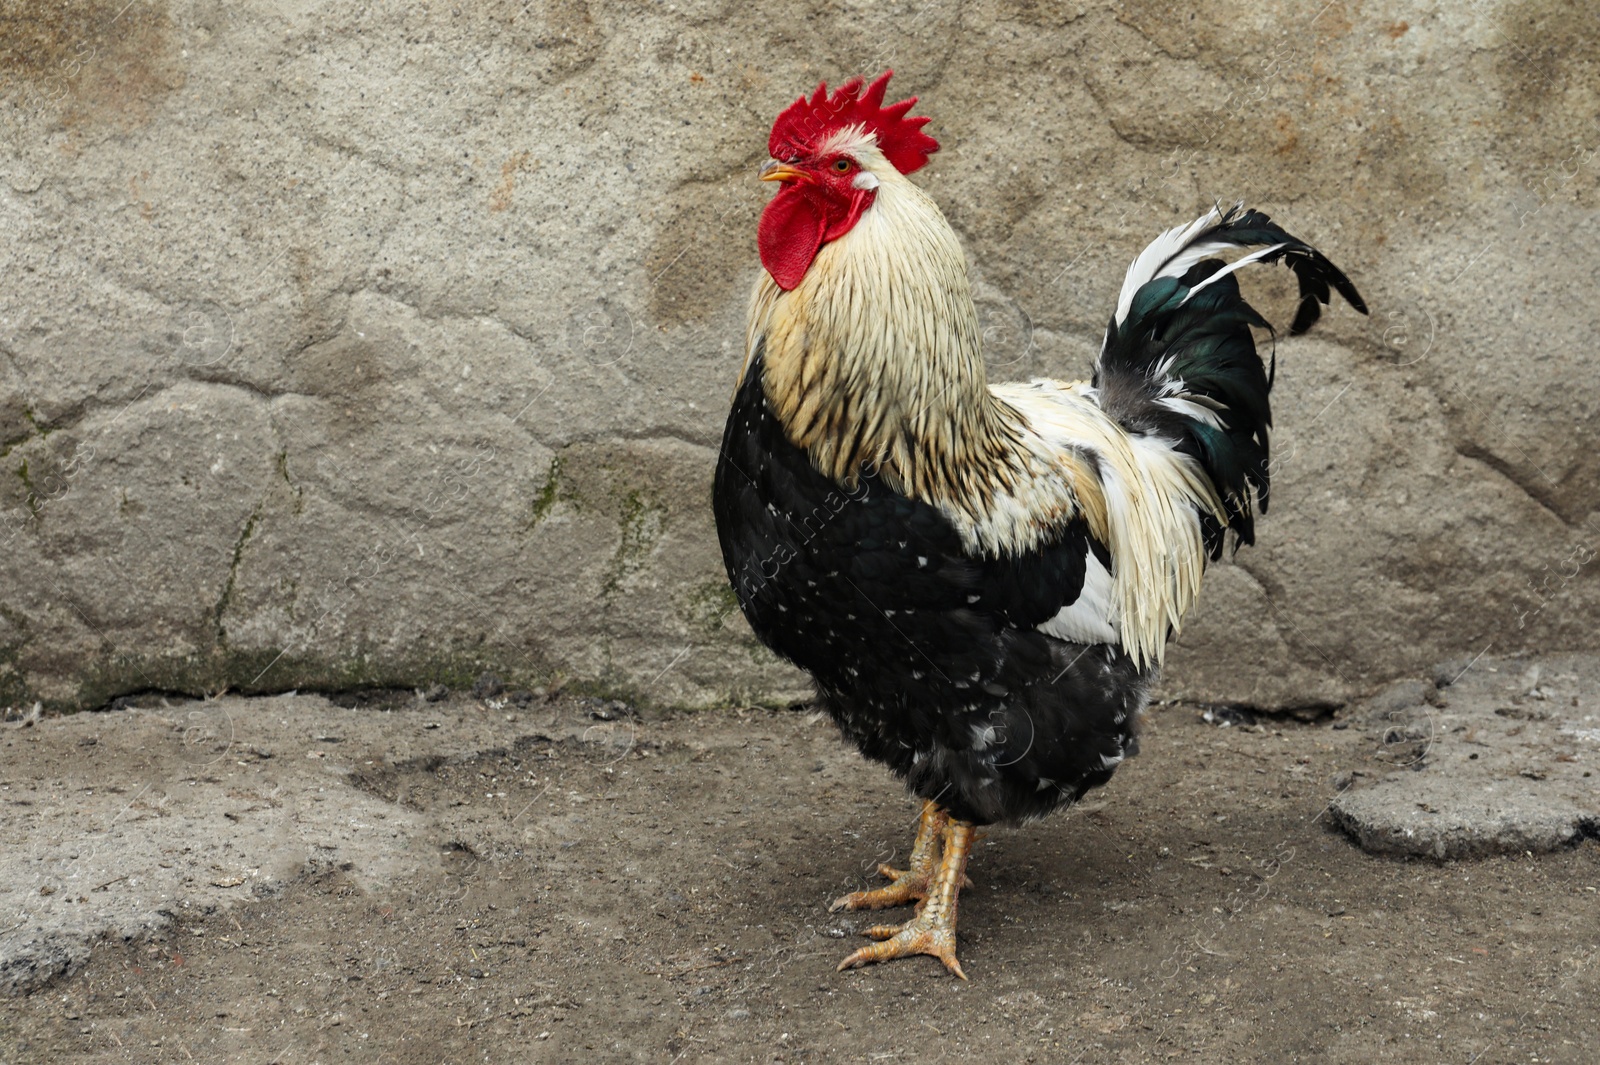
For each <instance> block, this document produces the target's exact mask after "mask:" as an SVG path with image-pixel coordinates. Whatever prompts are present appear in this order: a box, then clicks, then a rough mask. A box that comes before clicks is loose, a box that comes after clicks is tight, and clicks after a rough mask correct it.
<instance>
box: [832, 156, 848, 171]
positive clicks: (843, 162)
mask: <svg viewBox="0 0 1600 1065" xmlns="http://www.w3.org/2000/svg"><path fill="white" fill-rule="evenodd" d="M833 168H834V169H835V170H837V171H838V172H839V173H841V174H843V173H845V172H846V171H848V170H849V169H850V160H848V159H836V160H835V161H834V164H833Z"/></svg>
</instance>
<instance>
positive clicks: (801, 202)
mask: <svg viewBox="0 0 1600 1065" xmlns="http://www.w3.org/2000/svg"><path fill="white" fill-rule="evenodd" d="M876 195H877V194H876V192H875V191H874V190H871V189H858V190H856V191H855V194H854V195H852V196H851V197H850V199H849V200H847V201H840V200H839V199H838V198H837V197H836V196H830V195H828V194H827V193H825V192H823V191H821V190H819V189H817V188H816V187H815V186H811V185H802V184H799V183H794V184H790V183H785V184H784V186H783V187H782V188H780V189H779V190H778V194H777V195H776V196H774V197H773V198H772V202H771V203H769V204H767V209H766V210H765V211H763V212H761V225H760V226H759V227H758V228H757V230H756V244H757V245H758V246H759V247H760V249H761V265H762V266H765V267H766V268H767V273H769V274H771V275H772V280H774V281H776V282H777V283H778V287H779V288H781V289H783V290H784V291H786V292H787V291H788V290H790V289H792V288H794V287H795V286H796V285H798V284H800V280H801V279H802V278H803V277H805V276H806V271H807V270H809V269H811V261H812V260H813V259H815V258H816V257H817V252H818V250H819V249H821V247H822V246H823V245H824V244H826V243H827V242H828V241H830V240H838V239H839V238H840V237H842V236H844V235H845V234H846V233H848V232H850V229H851V227H853V226H854V225H855V224H856V221H857V220H858V219H860V217H861V212H862V211H865V210H866V209H867V208H868V207H869V206H871V204H872V201H873V199H874V198H875V196H876Z"/></svg>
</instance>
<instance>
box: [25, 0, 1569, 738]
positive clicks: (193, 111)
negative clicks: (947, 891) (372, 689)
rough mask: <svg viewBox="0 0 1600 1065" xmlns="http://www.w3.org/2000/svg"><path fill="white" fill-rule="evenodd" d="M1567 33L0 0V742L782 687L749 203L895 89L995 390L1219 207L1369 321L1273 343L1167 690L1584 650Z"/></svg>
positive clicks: (1061, 361) (1084, 346) (1238, 696)
mask: <svg viewBox="0 0 1600 1065" xmlns="http://www.w3.org/2000/svg"><path fill="white" fill-rule="evenodd" d="M1597 40H1600V37H1597V36H1596V35H1595V34H1594V32H1593V26H1592V17H1591V13H1590V12H1589V11H1588V10H1587V9H1586V7H1585V5H1583V4H1580V3H1571V2H1562V0H1520V2H1500V3H1486V4H1480V5H1470V6H1460V5H1456V6H1427V5H1415V4H1405V3H1380V4H1370V3H1369V4H1360V5H1357V4H1350V3H1343V2H1335V3H1324V2H1322V0H1307V2H1305V3H1283V2H1280V3H1267V4H1258V3H1246V2H1244V0H1230V2H1228V3H1224V4H1222V5H1220V6H1214V7H1212V8H1208V9H1207V12H1206V14H1205V16H1204V17H1194V18H1191V17H1185V16H1184V15H1183V13H1182V12H1179V11H1176V10H1175V9H1173V8H1172V7H1171V6H1170V5H1166V4H1150V3H1145V2H1142V0H1141V2H1124V3H1117V4H1083V5H1077V6H1072V5H1068V6H1060V5H1050V4H1042V3H1040V4H1035V3H1028V2H1016V0H984V2H978V3H973V4H960V5H958V4H947V3H933V4H918V5H899V4H894V3H845V4H832V3H829V4H822V3H800V4H793V5H785V6H783V7H781V8H777V9H775V8H773V7H772V6H771V5H750V4H745V3H737V2H732V0H707V2H687V3H677V4H673V5H649V6H644V5H638V4H625V3H604V2H599V0H596V2H588V3H586V2H583V0H553V2H549V3H534V4H524V3H521V2H520V0H513V2H505V3H501V2H484V3H462V4H455V5H450V4H422V5H399V6H394V5H376V6H374V5H365V4H354V3H347V2H336V3H330V4H318V5H298V4H288V3H281V2H274V0H254V2H246V3H240V4H220V3H216V2H205V0H201V2H193V3H190V2H184V0H154V2H149V3H144V2H141V3H135V4H132V5H124V4H122V3H120V2H119V3H108V2H102V0H83V2H80V3H74V4H69V5H60V4H54V3H49V4H47V3H35V2H31V0H8V2H6V3H4V4H0V60H3V61H0V178H3V179H0V704H4V703H11V704H13V705H16V706H22V707H26V706H27V705H30V704H31V702H32V701H33V700H34V699H40V700H43V701H44V702H45V704H46V705H47V706H51V707H61V708H72V707H86V706H102V705H104V704H105V703H106V702H107V701H108V700H109V699H110V698H112V697H114V696H116V695H117V694H119V693H125V692H130V691H140V690H168V691H182V692H187V693H190V694H201V693H204V692H216V691H218V690H221V689H222V688H223V687H225V686H230V687H233V688H235V689H243V690H248V691H259V692H271V691H285V690H289V689H294V688H300V689H306V688H310V687H316V688H321V689H338V688H350V687H357V686H361V685H374V684H379V685H384V684H399V685H406V686H414V685H426V684H428V683H432V682H435V681H446V682H450V683H455V684H462V683H470V679H471V678H473V677H475V676H477V674H478V673H479V672H480V671H481V670H482V669H484V668H487V667H492V668H494V669H496V670H497V671H499V672H501V673H502V674H504V675H506V676H507V678H508V679H515V680H517V681H518V682H519V683H523V684H525V685H527V686H530V687H531V686H533V685H535V684H540V683H543V684H553V683H563V682H565V683H571V684H577V685H580V686H585V687H587V688H588V689H589V690H591V691H602V690H604V691H612V692H617V693H629V694H631V696H632V697H633V698H636V699H638V700H640V701H643V702H649V703H655V704H661V705H680V706H692V705H700V706H703V705H711V704H715V703H719V702H727V701H730V700H732V701H761V702H767V703H781V702H783V701H786V700H788V699H790V698H792V697H794V696H795V695H796V694H797V693H798V692H800V691H801V690H802V685H801V681H800V678H799V677H798V676H797V675H796V674H795V673H794V672H792V671H791V670H789V669H787V668H785V667H783V666H782V665H781V664H779V663H777V662H775V661H774V660H772V659H771V658H770V656H767V655H765V654H764V653H763V652H761V651H760V649H759V648H758V647H757V646H756V645H755V644H754V643H753V641H752V639H751V638H750V636H749V633H748V631H747V630H746V629H745V628H744V627H743V625H742V622H741V621H740V620H739V619H738V618H737V615H736V612H734V613H732V614H730V607H731V605H732V604H731V599H730V598H729V596H728V594H727V592H726V590H725V587H724V581H723V578H722V575H721V573H720V569H719V564H718V559H717V556H716V548H715V541H714V537H713V535H712V529H711V522H710V517H709V513H708V507H707V496H708V486H709V481H710V475H711V470H712V466H713V459H714V449H715V446H716V441H717V439H718V434H719V432H720V427H721V417H722V412H723V410H724V404H725V401H726V397H727V396H728V395H729V393H730V389H731V386H732V382H733V378H734V375H735V373H736V371H737V366H738V363H739V358H740V353H739V343H740V335H741V320H742V309H743V303H744V298H745V293H746V292H747V290H748V287H749V284H750V282H751V280H752V279H753V277H754V276H755V272H756V270H757V260H756V257H755V251H754V239H753V235H754V226H755V220H756V217H757V215H758V212H759V209H760V206H761V204H762V202H763V201H764V198H765V196H766V195H767V190H766V188H765V187H764V186H761V185H760V184H759V183H757V182H756V181H755V180H754V179H753V173H754V170H755V168H756V166H757V165H758V164H759V163H760V162H761V161H762V159H763V158H764V148H765V141H766V133H767V129H768V126H769V124H770V121H771V118H772V117H773V115H774V114H775V113H776V112H777V111H778V110H779V109H780V108H781V107H783V106H784V105H786V104H787V103H788V102H789V101H790V100H792V99H793V98H794V97H795V95H796V94H797V93H799V92H800V91H802V90H805V89H807V88H809V87H811V86H813V85H814V84H815V83H816V81H817V80H818V79H819V78H822V77H826V78H829V79H831V80H833V81H837V80H838V79H840V78H842V77H844V76H846V75H848V74H851V73H855V72H861V71H866V72H875V71H877V70H878V69H880V68H882V67H885V66H890V65H892V66H893V67H894V68H895V70H896V82H895V85H896V86H897V88H898V89H899V90H900V91H903V92H906V93H915V94H917V95H919V96H920V97H921V98H922V105H921V110H922V111H923V112H924V113H926V114H928V115H930V116H932V117H933V124H932V125H931V126H930V130H931V131H932V132H934V133H935V134H936V135H937V136H938V137H939V138H940V139H941V141H942V142H943V145H944V150H943V151H942V152H941V153H940V154H939V155H938V156H936V157H935V159H934V161H933V164H932V165H931V166H930V167H929V168H928V169H927V170H926V171H925V172H924V173H923V174H921V175H919V180H921V181H923V182H924V184H925V185H926V187H927V188H929V189H930V190H931V191H932V192H933V194H934V195H935V196H936V197H937V198H938V200H939V201H940V203H941V204H942V205H943V206H944V208H945V210H946V212H947V213H948V215H949V217H950V219H951V221H952V223H953V224H954V225H955V226H956V228H957V230H958V231H959V233H960V235H961V237H962V240H963V242H964V244H965V246H966V248H967V249H968V252H969V254H970V259H971V267H972V271H973V274H974V276H975V280H976V283H977V288H978V292H979V296H980V303H981V307H982V310H983V314H984V318H985V323H986V335H987V337H988V341H989V350H988V358H989V361H990V363H991V366H992V369H993V371H994V373H995V375H996V376H999V377H1026V376H1028V375H1033V374H1041V373H1049V374H1052V375H1057V376H1064V377H1075V376H1081V375H1082V374H1084V373H1085V372H1086V370H1087V366H1088V362H1089V359H1090V357H1091V355H1092V353H1093V350H1094V347H1095V345H1096V343H1097V341H1098V334H1099V330H1100V329H1101V328H1102V327H1103V325H1104V322H1105V320H1106V317H1107V314H1108V311H1109V308H1110V307H1111V306H1112V301H1113V299H1114V294H1115V292H1116V288H1117V283H1118V281H1119V278H1120V275H1121V272H1122V270H1123V269H1124V267H1125V265H1126V263H1127V262H1128V260H1129V259H1130V257H1131V256H1132V255H1133V254H1134V253H1135V252H1136V251H1137V250H1138V248H1140V247H1141V246H1142V245H1143V243H1144V242H1145V241H1146V240H1147V239H1148V238H1149V237H1150V236H1151V235H1153V234H1154V233H1155V232H1156V231H1158V230H1159V229H1161V228H1163V227H1166V226H1169V225H1172V224H1175V223H1177V222H1179V221H1182V220H1186V219H1188V218H1190V217H1192V216H1193V215H1195V214H1196V213H1197V212H1199V211H1200V210H1202V209H1203V208H1205V207H1206V206H1208V205H1210V204H1211V203H1212V202H1213V201H1214V200H1218V199H1220V200H1224V201H1231V200H1233V199H1236V198H1241V197H1244V198H1248V199H1249V200H1250V201H1251V202H1252V203H1253V204H1256V205H1258V206H1260V207H1263V208H1265V209H1266V210H1268V211H1269V212H1270V213H1272V214H1273V215H1274V216H1276V217H1278V218H1280V219H1281V220H1282V221H1283V222H1284V223H1285V224H1287V225H1288V226H1289V227H1290V228H1291V230H1292V231H1293V232H1296V233H1298V234H1301V235H1304V236H1305V237H1307V238H1309V239H1311V240H1313V241H1315V242H1316V243H1317V244H1318V245H1319V246H1321V247H1323V248H1325V249H1326V250H1327V251H1328V253H1329V254H1330V255H1331V256H1332V257H1333V258H1334V259H1335V260H1336V261H1337V262H1339V263H1340V264H1341V265H1343V266H1344V267H1345V268H1346V269H1347V270H1348V272H1349V273H1350V275H1351V276H1352V277H1353V278H1354V279H1355V280H1356V282H1357V283H1358V285H1359V286H1360V287H1361V289H1362V291H1363V292H1364V293H1365V295H1366V296H1367V298H1368V301H1369V303H1370V304H1371V306H1372V308H1373V315H1372V317H1371V318H1360V317H1359V316H1357V315H1355V314H1353V313H1351V312H1349V311H1348V310H1345V309H1338V310H1335V311H1334V313H1332V314H1331V315H1330V316H1329V317H1328V318H1327V320H1326V321H1325V322H1324V324H1323V325H1322V326H1321V327H1319V330H1318V332H1317V334H1316V335H1315V336H1314V337H1313V338H1310V339H1307V340H1304V341H1293V342H1284V343H1282V344H1280V345H1279V348H1278V356H1279V358H1278V371H1279V372H1278V385H1279V387H1278V391H1277V403H1278V409H1277V415H1278V416H1277V430H1278V438H1277V459H1276V480H1275V484H1274V493H1273V507H1272V513H1271V516H1270V517H1269V518H1268V519H1267V520H1265V521H1263V522H1262V523H1261V526H1260V542H1259V545H1258V546H1257V547H1255V548H1253V549H1249V550H1246V551H1244V552H1242V553H1241V554H1240V555H1239V556H1238V560H1237V564H1234V565H1222V566H1219V567H1217V568H1216V571H1215V572H1214V573H1213V574H1212V575H1211V577H1210V579H1209V586H1208V589H1207V591H1206V593H1205V596H1204V598H1203V600H1202V604H1201V607H1200V611H1199V614H1198V616H1197V617H1196V618H1195V619H1194V620H1193V622H1192V624H1191V625H1190V627H1189V628H1188V630H1187V631H1186V632H1185V633H1184V634H1183V638H1182V641H1181V643H1180V645H1179V647H1178V648H1177V651H1176V653H1175V654H1174V655H1173V658H1172V660H1171V663H1170V668H1169V671H1168V681H1167V683H1168V690H1169V692H1170V693H1172V694H1175V695H1183V696H1188V697H1195V698H1205V699H1211V700H1226V701H1234V702H1241V703H1249V704H1254V705H1260V706H1302V707H1306V706H1317V705H1323V706H1326V705H1333V704H1336V703H1338V702H1341V701H1344V700H1347V699H1349V698H1351V697H1353V696H1356V695H1363V694H1369V693H1370V692H1372V691H1374V690H1376V689H1377V688H1379V687H1380V686H1381V684H1382V683H1383V682H1385V681H1387V680H1390V679H1393V678H1395V677H1399V676H1404V675H1408V674H1411V673H1415V672H1417V671H1419V670H1422V669H1425V668H1427V666H1428V665H1429V664H1430V663H1432V662H1435V661H1439V660H1442V659H1444V658H1446V657H1449V656H1452V655H1458V654H1461V653H1463V652H1465V651H1469V650H1472V649H1476V648H1479V647H1482V646H1484V645H1486V644H1489V643H1491V642H1493V644H1494V645H1495V653H1498V654H1509V653H1517V652H1521V651H1526V650H1530V649H1538V650H1561V649H1581V648H1583V647H1585V646H1592V642H1593V635H1592V634H1593V631H1594V626H1595V623H1596V621H1597V620H1600V580H1597V579H1596V569H1595V567H1594V566H1593V565H1591V564H1589V563H1590V559H1591V558H1592V557H1593V555H1594V554H1595V547H1594V544H1595V541H1596V536H1597V533H1600V514H1597V506H1600V480H1597V471H1600V465H1597V464H1600V457H1597V456H1600V446H1597V444H1600V440H1597V433H1600V428H1597V425H1600V422H1597V420H1596V418H1595V413H1596V410H1595V405H1596V402H1597V400H1596V394H1595V391H1594V389H1593V388H1592V387H1589V384H1590V382H1592V380H1593V365H1594V363H1593V355H1592V348H1593V343H1592V340H1593V337H1592V326H1593V315H1592V313H1591V311H1590V307H1591V304H1592V300H1591V299H1590V287H1591V285H1592V279H1593V278H1594V277H1595V276H1596V274H1597V273H1600V252H1597V250H1596V244H1595V242H1594V241H1593V239H1592V236H1591V235H1592V233H1593V232H1594V231H1595V230H1596V228H1597V225H1596V217H1595V192H1596V186H1597V179H1596V175H1597V170H1600V168H1597V156H1596V147H1597V142H1600V134H1597V132H1596V130H1597V129H1600V123H1597V121H1596V119H1597V117H1600V63H1597V62H1596V59H1597V51H1596V49H1597V45H1596V41H1597ZM1278 302H1279V310H1280V313H1281V310H1282V306H1281V301H1278Z"/></svg>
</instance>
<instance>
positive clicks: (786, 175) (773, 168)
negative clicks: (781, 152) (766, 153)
mask: <svg viewBox="0 0 1600 1065" xmlns="http://www.w3.org/2000/svg"><path fill="white" fill-rule="evenodd" d="M756 176H757V177H759V178H760V179H761V180H762V181H806V182H809V181H810V180H811V175H810V174H808V173H806V172H805V171H804V170H799V169H796V168H795V167H792V166H790V165H789V164H788V163H780V162H779V161H778V160H776V159H769V160H767V164H766V165H765V166H763V167H762V168H761V171H760V173H758V174H757V175H756Z"/></svg>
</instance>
